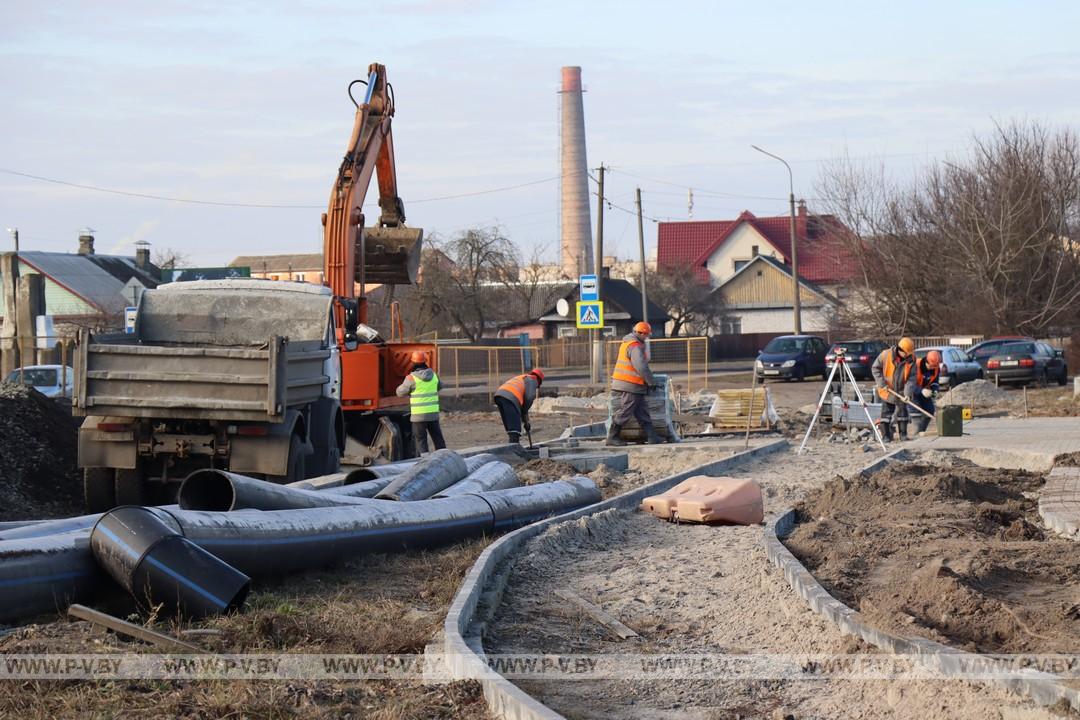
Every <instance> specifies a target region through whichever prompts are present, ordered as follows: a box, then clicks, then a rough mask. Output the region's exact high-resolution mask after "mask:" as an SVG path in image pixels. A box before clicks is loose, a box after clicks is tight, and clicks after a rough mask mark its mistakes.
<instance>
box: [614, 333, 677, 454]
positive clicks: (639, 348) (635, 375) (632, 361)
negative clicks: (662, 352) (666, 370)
mask: <svg viewBox="0 0 1080 720" xmlns="http://www.w3.org/2000/svg"><path fill="white" fill-rule="evenodd" d="M650 335H652V326H651V325H649V323H647V322H639V323H638V324H636V325H634V330H633V332H631V333H630V334H628V335H627V336H626V337H624V338H623V341H622V345H620V346H619V356H618V358H617V359H616V360H615V369H614V371H613V372H612V373H611V393H612V395H614V397H615V399H616V400H617V401H618V403H619V404H618V408H617V409H616V410H615V413H614V414H613V415H612V416H611V427H610V428H608V435H607V444H608V445H616V446H621V445H625V444H626V441H625V440H623V439H622V437H620V436H619V433H620V432H622V428H623V425H625V424H626V423H628V422H629V421H630V418H636V419H637V421H638V425H640V426H641V429H642V431H644V433H645V440H646V441H647V442H648V443H650V444H658V443H662V442H664V439H663V438H661V437H660V436H659V435H657V434H656V430H655V429H653V424H652V416H651V415H649V405H648V402H646V395H648V392H649V389H650V388H655V387H657V386H658V385H659V383H658V382H657V381H656V378H655V377H653V374H652V370H650V369H649V358H648V357H647V356H646V354H645V341H646V340H648V338H649V336H650Z"/></svg>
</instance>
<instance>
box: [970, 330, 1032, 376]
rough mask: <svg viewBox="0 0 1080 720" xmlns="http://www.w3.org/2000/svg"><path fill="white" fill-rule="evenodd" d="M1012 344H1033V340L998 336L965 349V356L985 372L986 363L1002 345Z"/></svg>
mask: <svg viewBox="0 0 1080 720" xmlns="http://www.w3.org/2000/svg"><path fill="white" fill-rule="evenodd" d="M1014 342H1035V338H1032V337H1027V336H1024V335H999V336H998V337H993V338H990V339H989V340H983V341H982V342H981V343H976V344H975V345H972V346H971V347H969V348H968V349H967V354H968V355H969V356H971V359H972V360H974V361H975V362H977V363H979V365H980V366H982V368H983V369H984V370H985V369H986V361H987V360H989V359H990V358H991V357H993V356H994V355H996V354H997V352H998V350H1000V349H1001V346H1002V345H1008V344H1009V343H1014Z"/></svg>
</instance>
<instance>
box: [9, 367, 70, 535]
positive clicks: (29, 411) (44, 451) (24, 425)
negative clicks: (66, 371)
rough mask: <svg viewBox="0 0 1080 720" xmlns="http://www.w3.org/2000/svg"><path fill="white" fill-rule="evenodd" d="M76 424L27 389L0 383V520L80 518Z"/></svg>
mask: <svg viewBox="0 0 1080 720" xmlns="http://www.w3.org/2000/svg"><path fill="white" fill-rule="evenodd" d="M77 449H78V423H77V422H76V421H75V420H74V419H73V418H72V417H71V411H70V409H68V407H67V406H66V405H60V404H58V403H56V402H54V401H52V400H50V399H48V398H47V397H45V396H44V395H42V394H41V393H39V392H38V391H37V390H34V389H33V388H28V387H23V386H21V385H12V384H8V383H0V520H23V519H33V518H43V517H62V516H66V515H72V514H77V513H80V512H82V485H81V483H80V482H79V476H78V472H77V468H76V463H77V460H78V454H77Z"/></svg>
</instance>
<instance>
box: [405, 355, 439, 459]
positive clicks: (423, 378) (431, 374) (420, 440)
mask: <svg viewBox="0 0 1080 720" xmlns="http://www.w3.org/2000/svg"><path fill="white" fill-rule="evenodd" d="M409 359H410V360H411V361H412V364H413V367H412V370H411V371H410V372H409V374H408V375H406V376H405V380H404V382H402V383H401V384H400V385H398V389H397V396H398V397H407V398H409V415H410V418H409V419H410V420H411V421H412V433H413V441H414V442H415V443H416V457H420V456H421V455H423V454H424V453H426V452H427V451H428V441H427V440H428V435H429V434H430V435H431V441H432V442H433V443H435V449H436V450H442V449H443V448H444V447H446V440H444V439H443V434H442V428H441V427H440V426H439V391H440V390H442V381H441V380H439V376H438V375H436V374H435V371H434V370H432V369H431V368H430V367H428V364H427V361H428V357H427V353H425V352H420V351H419V350H417V351H416V352H414V353H413V354H412V356H411V357H410V358H409Z"/></svg>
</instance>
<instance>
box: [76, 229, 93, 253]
mask: <svg viewBox="0 0 1080 720" xmlns="http://www.w3.org/2000/svg"><path fill="white" fill-rule="evenodd" d="M79 254H80V255H93V254H94V231H93V229H92V228H83V229H82V230H80V231H79Z"/></svg>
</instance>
